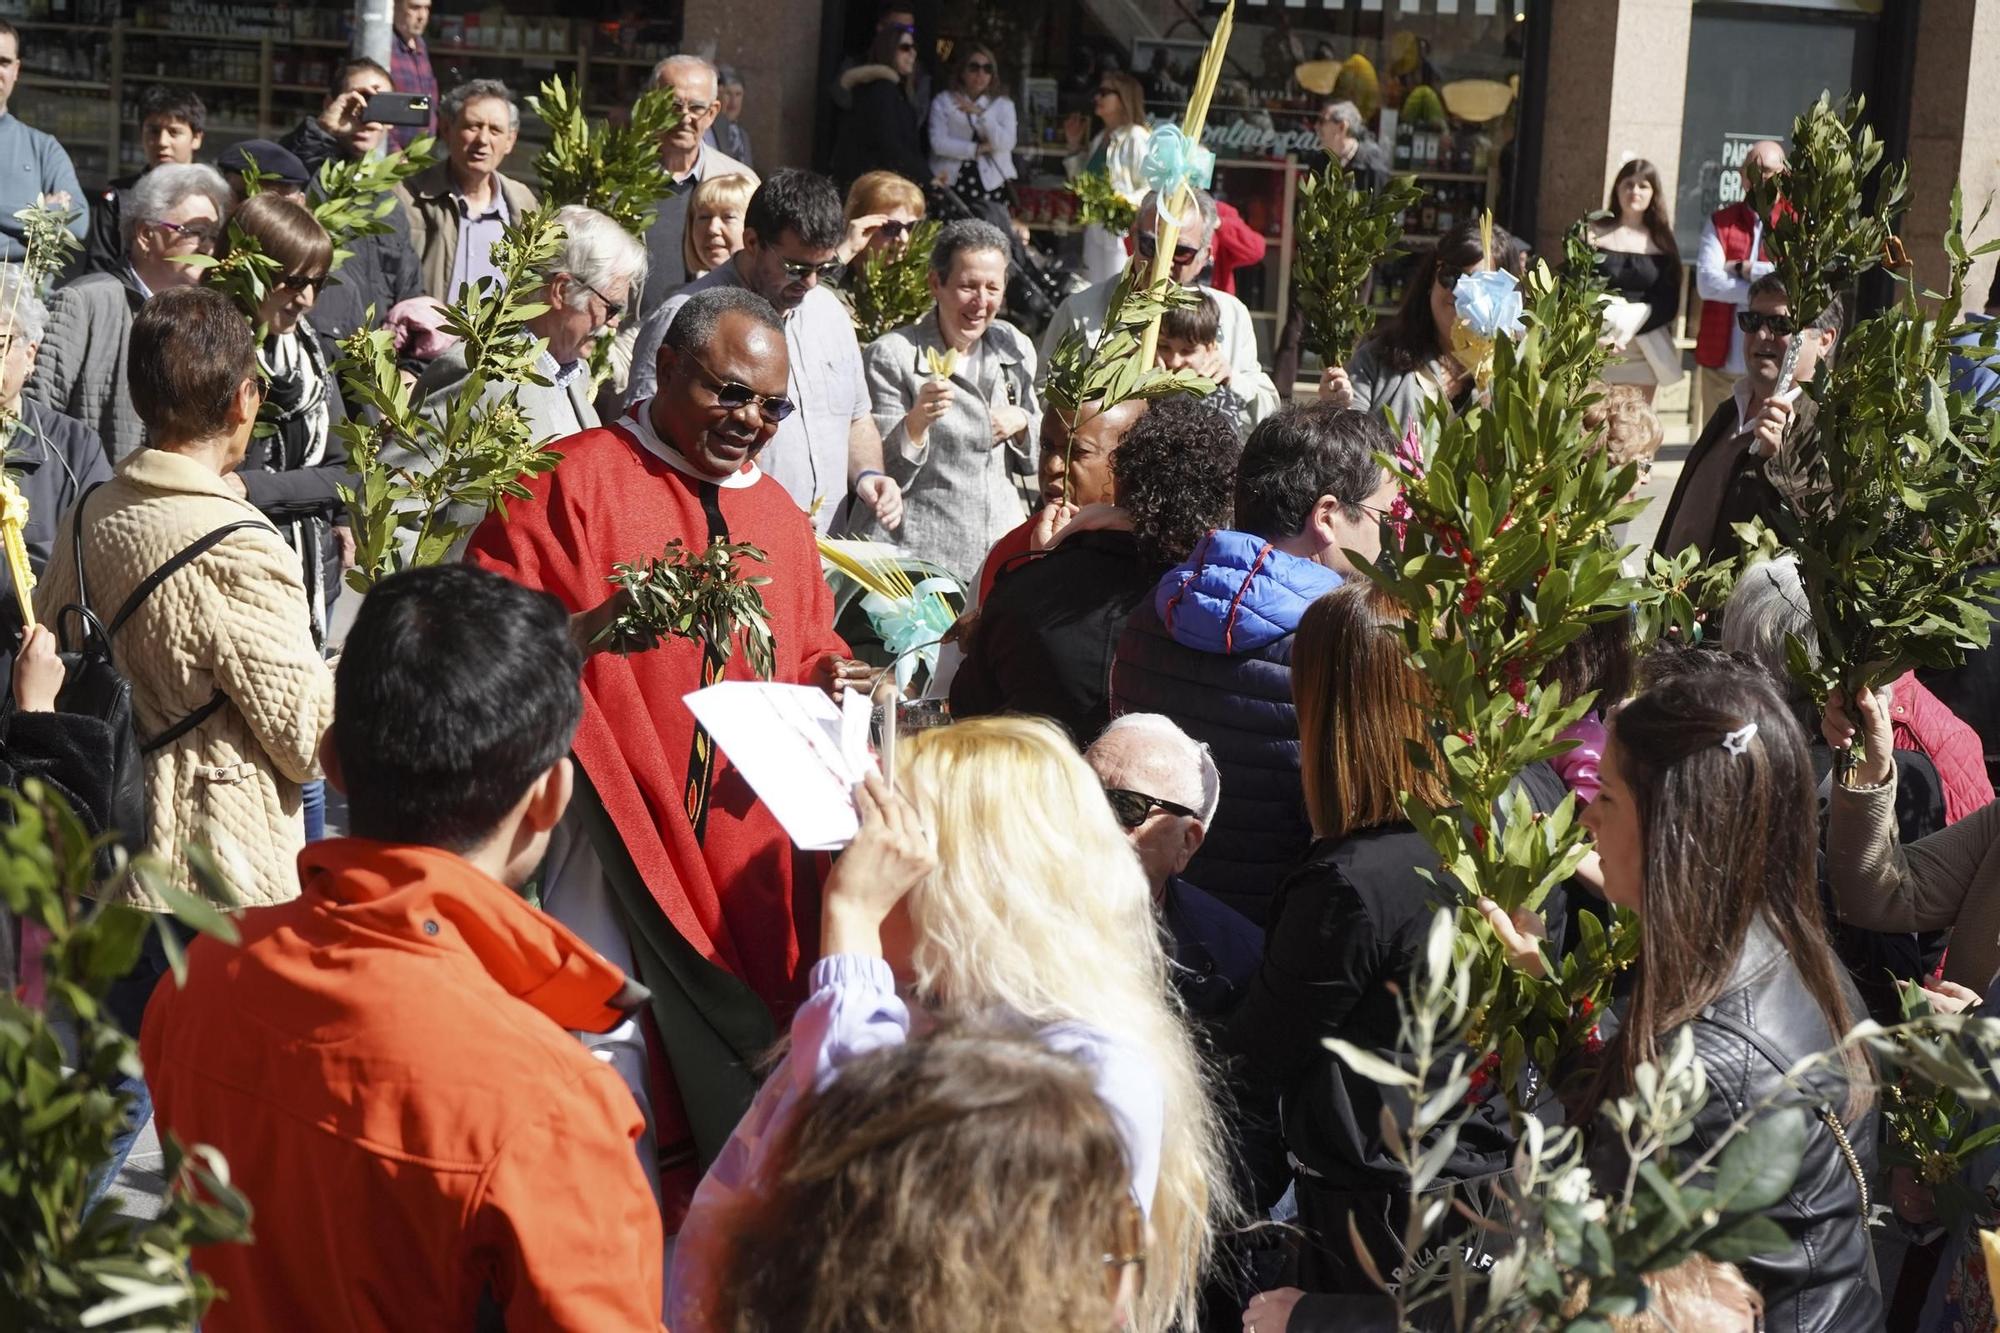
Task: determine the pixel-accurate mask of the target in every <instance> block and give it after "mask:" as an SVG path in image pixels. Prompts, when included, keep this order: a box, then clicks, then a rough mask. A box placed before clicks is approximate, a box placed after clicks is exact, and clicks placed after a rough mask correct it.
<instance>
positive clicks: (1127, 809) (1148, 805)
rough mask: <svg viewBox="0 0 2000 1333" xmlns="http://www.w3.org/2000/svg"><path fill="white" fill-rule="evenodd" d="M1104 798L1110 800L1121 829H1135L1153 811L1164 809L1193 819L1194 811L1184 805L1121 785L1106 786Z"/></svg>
mask: <svg viewBox="0 0 2000 1333" xmlns="http://www.w3.org/2000/svg"><path fill="white" fill-rule="evenodd" d="M1104 799H1105V800H1107V801H1109V802H1111V813H1112V815H1113V816H1114V817H1115V818H1116V819H1117V820H1118V826H1119V827H1120V828H1123V829H1135V828H1138V827H1139V825H1141V824H1143V823H1145V822H1146V821H1147V820H1148V819H1150V818H1152V814H1153V811H1155V810H1164V811H1166V812H1167V813H1168V814H1170V815H1179V816H1180V817H1181V818H1182V819H1193V818H1194V817H1195V812H1194V811H1192V810H1190V809H1188V808H1187V807H1186V806H1184V805H1176V804H1175V803H1174V802H1172V801H1163V800H1161V799H1160V798H1159V797H1157V796H1148V795H1146V793H1144V792H1141V791H1127V790H1125V788H1123V787H1106V788H1105V789H1104Z"/></svg>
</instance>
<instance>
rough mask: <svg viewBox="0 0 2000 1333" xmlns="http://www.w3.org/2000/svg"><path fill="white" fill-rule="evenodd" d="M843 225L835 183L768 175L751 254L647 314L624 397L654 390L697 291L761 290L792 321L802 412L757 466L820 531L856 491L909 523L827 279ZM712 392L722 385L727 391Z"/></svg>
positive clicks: (746, 226) (855, 348)
mask: <svg viewBox="0 0 2000 1333" xmlns="http://www.w3.org/2000/svg"><path fill="white" fill-rule="evenodd" d="M846 230H847V224H846V220H845V219H844V218H843V217H842V214H841V205H840V192H839V191H838V190H836V189H835V188H834V184H833V182H832V181H830V180H828V179H827V178H826V177H824V176H820V175H815V174H814V173H812V172H810V171H800V170H796V169H790V168H788V169H786V170H784V171H780V172H778V173H776V174H775V175H773V176H771V177H770V179H768V180H766V181H765V182H764V183H763V184H762V185H760V186H758V187H757V193H755V194H754V195H752V196H750V207H749V209H748V210H747V211H746V213H745V215H744V221H743V249H742V250H741V251H740V252H738V253H737V255H736V256H735V257H734V258H733V259H731V260H730V261H729V262H728V263H726V264H724V265H722V266H721V267H720V268H718V269H716V270H714V271H713V272H711V273H709V274H708V275H707V276H706V277H703V278H699V279H697V280H696V281H694V282H692V283H689V284H688V285H687V286H686V287H684V288H682V289H681V291H680V292H679V293H677V294H676V295H675V296H674V297H673V298H672V299H671V300H669V301H668V302H666V303H665V304H664V305H662V306H660V307H659V308H658V309H657V310H653V311H651V312H649V313H648V314H647V316H646V322H645V324H644V325H643V326H642V327H641V328H640V330H639V340H638V345H637V346H636V347H635V348H634V350H633V354H632V379H631V382H630V383H629V384H627V386H626V389H625V396H624V399H623V400H622V405H623V406H625V407H630V406H632V405H634V404H637V403H642V402H645V401H646V400H647V399H649V398H651V397H652V396H653V392H654V388H655V386H656V385H657V383H658V368H657V366H656V362H657V361H658V359H659V355H660V344H661V342H662V341H663V340H664V339H665V336H666V332H667V326H668V325H669V324H672V323H673V321H674V316H675V315H676V314H678V313H679V312H680V308H681V306H683V305H684V304H686V303H687V299H688V298H689V297H690V296H692V295H694V294H695V293H696V292H699V291H706V290H708V289H709V288H711V287H744V288H748V289H749V290H750V291H753V292H755V293H757V294H758V295H759V296H761V297H763V298H764V299H765V300H767V301H769V302H770V303H771V304H772V305H773V306H775V307H777V310H778V313H779V314H780V315H782V316H784V320H785V342H786V344H787V346H788V348H789V350H790V351H791V358H792V373H791V381H790V386H789V387H790V396H791V399H792V402H793V404H794V405H795V408H796V410H794V411H793V412H792V413H791V414H790V415H789V416H787V417H786V418H785V419H784V421H783V422H782V424H780V425H779V427H778V433H777V434H776V435H774V436H772V437H771V443H770V444H769V445H768V446H766V448H765V450H764V452H763V454H762V455H761V456H760V457H759V458H758V460H757V465H758V466H759V467H760V468H762V469H763V470H764V471H765V472H767V473H769V474H770V475H771V476H772V477H773V478H775V479H776V480H777V482H778V484H779V485H781V486H783V487H784V488H785V490H786V491H787V492H789V493H790V495H791V497H792V499H793V500H795V501H797V502H798V506H799V508H801V509H803V510H805V511H806V512H807V513H809V514H812V515H813V521H814V523H815V525H816V526H817V527H818V528H819V530H820V531H821V532H823V533H824V532H830V531H832V530H833V528H834V526H835V522H836V519H837V518H838V517H839V511H840V510H841V509H842V508H844V507H845V502H846V501H847V498H848V496H849V494H850V493H851V494H852V495H853V498H854V500H855V501H856V502H858V503H859V504H860V505H862V506H864V507H865V508H866V509H867V510H868V511H869V512H872V513H873V514H874V516H875V517H876V519H877V520H879V521H880V522H881V524H882V526H883V527H885V528H890V529H895V528H900V527H901V526H902V523H903V493H902V490H901V489H900V488H899V487H898V486H897V485H896V483H895V482H894V481H893V480H891V479H890V478H889V477H888V476H886V475H884V473H883V471H882V436H881V434H880V433H879V432H878V431H877V430H876V428H875V416H874V411H873V407H872V404H871V402H870V400H869V396H868V384H867V380H866V378H865V377H864V376H863V374H862V370H861V345H860V344H859V343H858V342H856V341H855V337H854V321H853V320H852V319H850V318H849V317H848V314H847V308H846V307H845V306H843V305H842V304H841V303H840V298H839V297H837V296H835V295H834V294H833V293H832V292H830V291H827V290H826V289H825V288H823V287H822V286H821V285H820V284H821V283H822V282H824V281H825V280H826V279H828V278H829V277H831V276H832V275H833V274H834V273H836V272H838V271H839V269H840V257H839V254H838V253H837V248H838V247H839V245H840V241H841V238H842V236H844V235H845V234H846ZM708 387H709V389H710V390H711V391H712V392H719V391H720V390H721V389H723V388H724V387H725V386H724V385H722V384H720V383H715V382H711V383H710V384H709V386H708Z"/></svg>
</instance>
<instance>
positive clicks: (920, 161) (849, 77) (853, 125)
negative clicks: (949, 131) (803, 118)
mask: <svg viewBox="0 0 2000 1333" xmlns="http://www.w3.org/2000/svg"><path fill="white" fill-rule="evenodd" d="M842 79H843V82H847V83H849V84H850V86H852V88H853V90H854V107H853V109H852V110H850V111H849V112H848V113H847V114H846V115H845V116H844V117H842V119H841V126H840V140H839V142H838V143H837V144H835V145H834V150H833V176H834V179H836V180H838V181H839V182H840V183H841V186H842V187H843V188H845V187H846V186H849V185H852V184H853V183H854V181H855V178H856V177H859V176H863V175H866V174H867V173H868V172H871V171H893V172H895V173H896V174H897V175H898V176H901V177H903V178H904V179H905V180H910V181H914V182H916V183H917V184H918V185H923V184H926V183H927V182H929V180H930V178H931V165H930V160H929V159H928V158H926V157H925V156H924V137H923V125H922V123H921V122H920V121H919V120H918V117H917V110H916V108H915V107H913V106H912V105H910V99H909V98H908V97H905V96H904V95H903V85H902V83H901V82H900V81H899V80H898V79H897V78H896V75H895V71H894V70H891V69H890V68H889V67H888V66H887V65H862V66H858V67H856V68H855V69H852V70H849V71H848V72H847V73H846V74H845V75H843V76H842Z"/></svg>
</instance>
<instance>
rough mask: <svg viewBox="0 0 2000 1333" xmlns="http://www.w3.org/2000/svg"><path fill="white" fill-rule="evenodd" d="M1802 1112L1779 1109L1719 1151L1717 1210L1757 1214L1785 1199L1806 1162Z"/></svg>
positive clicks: (1716, 1178) (1753, 1123)
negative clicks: (1720, 1154)
mask: <svg viewBox="0 0 2000 1333" xmlns="http://www.w3.org/2000/svg"><path fill="white" fill-rule="evenodd" d="M1806 1124H1807V1121H1806V1114H1805V1112H1804V1111H1802V1110H1800V1109H1799V1108H1797V1107H1795V1106H1786V1107H1780V1108H1777V1109H1775V1110H1772V1111H1769V1112H1766V1113H1765V1114H1763V1115H1760V1116H1758V1117H1757V1118H1756V1119H1754V1120H1752V1121H1751V1122H1750V1125H1749V1127H1748V1128H1747V1129H1745V1130H1744V1132H1743V1133H1742V1134H1740V1135H1738V1136H1737V1137H1736V1138H1735V1139H1733V1140H1731V1141H1730V1143H1729V1146H1728V1147H1726V1148H1724V1149H1723V1150H1722V1158H1721V1160H1720V1162H1719V1163H1718V1164H1717V1166H1716V1172H1715V1181H1714V1185H1713V1188H1714V1191H1715V1206H1716V1207H1717V1208H1718V1209H1721V1210H1723V1211H1725V1212H1755V1211H1757V1210H1758V1209H1761V1208H1768V1207H1770V1206H1771V1205H1772V1204H1774V1203H1776V1202H1778V1200H1780V1199H1782V1198H1784V1197H1785V1195H1786V1194H1787V1193H1788V1192H1789V1191H1790V1190H1791V1188H1792V1182H1793V1181H1794V1180H1796V1179H1797V1178H1798V1174H1799V1164H1800V1163H1801V1162H1803V1161H1804V1160H1805V1152H1806Z"/></svg>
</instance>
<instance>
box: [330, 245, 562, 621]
mask: <svg viewBox="0 0 2000 1333" xmlns="http://www.w3.org/2000/svg"><path fill="white" fill-rule="evenodd" d="M562 243H563V230H562V226H561V224H560V223H558V222H557V221H556V220H555V212H554V210H553V208H550V207H546V206H545V207H543V208H541V209H538V210H536V211H535V212H533V213H530V214H529V215H527V216H526V217H524V218H521V219H518V220H517V221H515V222H513V223H511V224H510V225H509V226H508V227H507V230H506V232H505V234H504V235H503V237H502V239H501V240H500V241H499V242H498V243H497V244H496V245H495V246H494V247H493V259H494V263H495V265H496V266H497V267H498V268H499V270H500V280H499V281H498V282H497V283H496V282H494V281H493V280H492V279H490V278H482V279H481V280H480V281H479V282H477V283H473V284H469V285H467V287H466V288H465V290H464V292H463V294H462V295H461V296H460V297H459V300H458V302H457V303H456V304H454V305H449V306H445V307H444V330H445V332H446V333H448V334H450V335H451V336H452V337H454V338H456V339H459V340H460V343H461V346H462V351H463V355H464V357H465V365H466V378H465V380H464V382H463V383H462V384H461V385H460V387H459V390H458V392H456V393H454V394H452V395H451V396H450V397H449V399H448V400H447V401H445V402H444V403H443V404H442V405H441V408H440V410H437V411H429V410H425V406H424V405H423V404H420V403H417V402H416V401H414V398H413V389H412V387H411V386H410V385H408V384H405V383H404V381H403V376H402V373H401V372H400V371H399V370H398V368H397V365H396V340H395V334H394V333H393V332H391V331H390V330H388V329H383V328H374V329H360V330H357V331H356V332H354V333H353V334H350V335H349V336H348V337H347V338H346V339H344V340H343V341H342V343H341V345H340V346H341V358H340V361H339V362H338V364H337V367H336V369H337V370H338V371H339V373H340V377H341V384H342V386H343V387H344V389H345V390H346V393H347V396H348V397H349V399H350V400H351V401H354V402H357V403H360V404H361V405H363V406H365V407H367V408H370V409H372V417H373V419H368V418H362V417H350V418H349V419H348V420H346V421H344V422H342V423H341V425H340V427H339V430H340V432H341V438H342V439H343V440H344V441H345V442H346V444H347V450H348V460H349V462H350V464H351V465H352V466H353V468H354V470H355V472H356V474H357V483H356V485H355V486H354V487H352V488H349V487H345V486H343V487H342V488H341V499H342V500H343V501H344V502H345V503H346V505H347V509H348V513H349V515H350V517H351V518H352V520H353V527H354V540H355V563H354V568H352V569H350V570H349V571H348V572H347V582H348V585H349V586H350V587H352V588H354V589H355V590H356V591H359V592H366V591H367V590H368V589H369V588H370V587H372V586H373V585H374V584H376V583H377V582H379V581H381V580H382V579H383V578H386V577H387V576H388V575H390V574H393V573H395V572H397V571H398V570H401V569H407V568H414V567H417V566H421V565H433V564H437V563H439V562H440V561H442V560H444V559H445V558H446V556H447V555H448V554H449V553H450V551H451V548H452V547H453V546H454V545H455V544H456V543H457V542H458V541H459V539H460V538H462V537H465V536H467V535H468V534H470V532H471V531H472V529H473V528H474V527H476V526H478V523H479V521H480V520H481V519H483V518H484V517H485V515H486V513H487V511H488V510H490V509H493V508H495V507H498V508H499V509H500V510H501V512H502V513H504V512H505V510H506V502H507V500H508V499H510V498H512V499H526V498H528V495H529V491H528V488H527V486H526V484H525V483H524V482H523V481H522V478H523V477H528V476H538V475H540V474H541V473H544V472H547V471H549V470H551V469H553V468H554V467H555V465H556V464H557V463H558V462H559V461H561V457H562V456H561V455H560V454H557V453H555V452H553V451H551V450H550V449H549V448H548V447H547V445H546V443H545V442H543V441H540V440H537V439H536V438H535V436H534V431H533V429H532V428H531V427H530V426H529V424H528V421H527V418H526V417H525V416H523V415H522V413H521V408H520V405H519V401H518V400H519V391H520V390H519V386H520V385H522V384H539V385H547V384H548V383H549V380H548V378H547V377H546V376H544V375H543V374H542V372H541V371H540V370H539V369H538V368H537V365H536V363H537V361H538V360H539V359H540V357H541V354H542V352H543V350H544V348H545V346H546V344H545V343H544V342H543V341H542V340H541V339H539V338H536V337H535V336H534V335H533V334H531V333H529V332H528V330H527V327H526V326H527V323H528V321H529V320H532V319H534V318H535V317H536V316H537V315H540V314H541V313H542V312H543V311H545V310H547V309H548V306H547V305H546V304H545V303H544V302H543V301H542V300H541V294H542V286H543V284H542V278H541V275H542V273H543V272H544V271H545V270H546V268H547V267H548V265H549V263H550V262H551V261H552V260H553V259H554V258H555V256H556V253H557V251H558V250H559V249H560V248H561V246H562ZM496 385H497V386H502V392H501V394H500V396H499V397H498V399H497V400H496V401H493V402H490V403H489V402H487V401H486V399H487V390H488V389H489V388H490V387H492V386H496ZM385 450H388V451H389V453H388V456H387V457H385Z"/></svg>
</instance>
